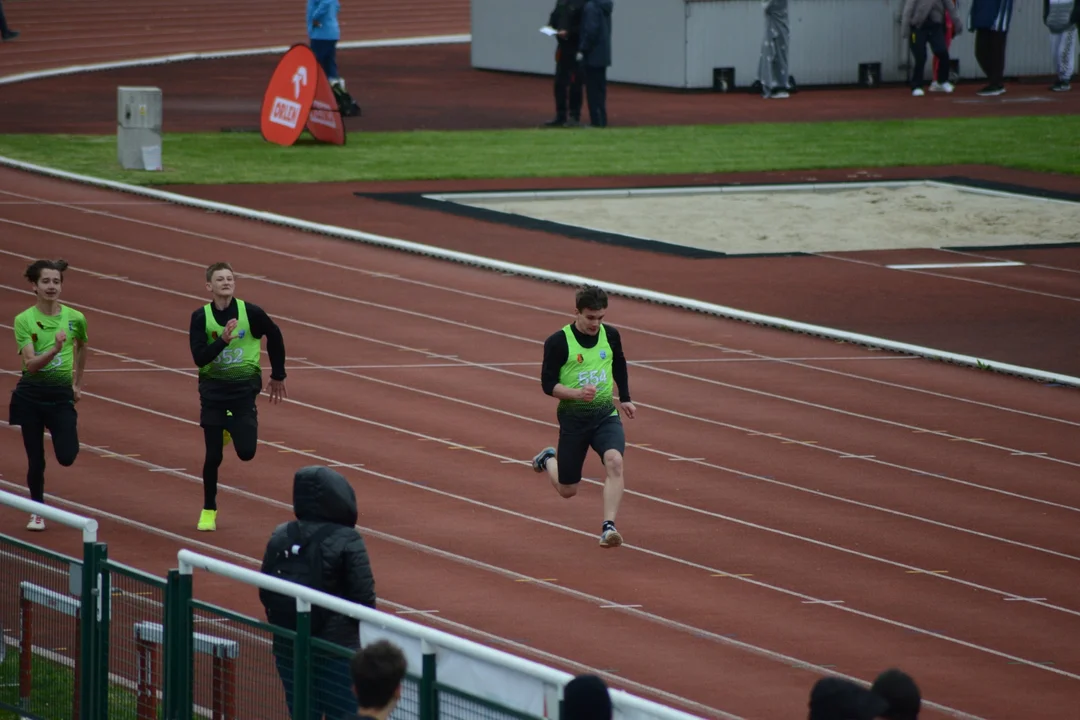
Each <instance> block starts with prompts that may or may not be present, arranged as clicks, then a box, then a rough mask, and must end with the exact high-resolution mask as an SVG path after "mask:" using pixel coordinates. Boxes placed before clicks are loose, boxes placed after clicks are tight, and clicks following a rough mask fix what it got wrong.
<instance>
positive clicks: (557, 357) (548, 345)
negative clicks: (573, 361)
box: [540, 330, 585, 400]
mask: <svg viewBox="0 0 1080 720" xmlns="http://www.w3.org/2000/svg"><path fill="white" fill-rule="evenodd" d="M569 354H570V347H569V346H568V345H567V344H566V335H565V334H563V332H562V331H561V330H560V331H559V332H556V333H554V334H552V335H551V336H550V337H548V339H547V340H545V341H544V364H543V366H542V367H541V369H540V386H541V387H542V388H543V389H544V392H545V393H546V394H548V395H551V396H552V397H553V398H555V399H557V400H580V399H581V397H582V395H584V394H585V390H584V389H583V388H570V387H566V386H565V385H563V384H562V383H561V382H559V374H560V372H561V370H562V366H563V365H565V364H566V359H567V357H568V356H569Z"/></svg>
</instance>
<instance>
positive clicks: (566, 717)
mask: <svg viewBox="0 0 1080 720" xmlns="http://www.w3.org/2000/svg"><path fill="white" fill-rule="evenodd" d="M611 716H612V712H611V695H610V693H608V688H607V684H606V683H605V682H604V681H603V680H602V679H601V678H599V677H597V676H596V675H578V676H577V677H575V678H574V679H573V680H571V681H570V682H568V683H566V687H565V688H563V712H562V715H561V717H562V720H611Z"/></svg>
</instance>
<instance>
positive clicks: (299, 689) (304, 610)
mask: <svg viewBox="0 0 1080 720" xmlns="http://www.w3.org/2000/svg"><path fill="white" fill-rule="evenodd" d="M294 642H295V643H296V644H295V645H294V646H293V712H292V716H293V717H294V718H306V717H310V716H311V663H312V657H311V603H309V602H308V601H307V600H301V599H300V598H297V599H296V640H295V641H294Z"/></svg>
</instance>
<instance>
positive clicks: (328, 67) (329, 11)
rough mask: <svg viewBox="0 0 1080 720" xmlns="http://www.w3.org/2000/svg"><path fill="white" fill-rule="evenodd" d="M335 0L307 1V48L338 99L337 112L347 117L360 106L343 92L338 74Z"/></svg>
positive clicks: (339, 28) (357, 111)
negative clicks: (309, 45)
mask: <svg viewBox="0 0 1080 720" xmlns="http://www.w3.org/2000/svg"><path fill="white" fill-rule="evenodd" d="M340 9H341V3H340V2H339V1H338V0H307V32H308V39H309V40H310V42H311V51H312V52H313V53H315V59H316V60H318V61H319V65H321V66H322V69H323V72H325V73H326V79H327V80H329V81H330V88H331V89H332V90H333V91H334V96H335V97H336V98H337V101H338V108H339V109H340V110H341V114H342V115H344V116H346V117H349V116H352V115H359V114H360V108H359V107H358V106H357V104H356V103H355V102H354V101H353V99H352V97H351V96H350V95H349V93H347V92H346V91H345V81H344V80H343V79H342V78H341V75H340V74H339V73H338V66H337V44H338V40H340V39H341V26H340V25H339V24H338V10H340Z"/></svg>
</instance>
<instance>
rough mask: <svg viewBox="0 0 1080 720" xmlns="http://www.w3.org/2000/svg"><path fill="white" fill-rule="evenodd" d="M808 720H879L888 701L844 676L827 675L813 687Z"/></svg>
mask: <svg viewBox="0 0 1080 720" xmlns="http://www.w3.org/2000/svg"><path fill="white" fill-rule="evenodd" d="M809 705H810V712H809V714H808V715H807V720H877V718H884V717H885V713H886V712H888V711H889V703H888V702H886V701H885V699H884V698H882V697H881V696H880V695H878V694H877V693H874V692H871V691H870V690H867V689H866V688H864V687H863V686H862V685H857V684H855V683H853V682H852V681H850V680H847V679H845V678H841V677H824V678H821V679H820V680H818V681H817V682H816V683H814V687H813V688H812V689H811V690H810V703H809Z"/></svg>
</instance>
